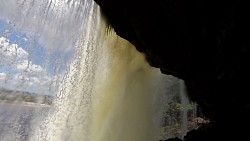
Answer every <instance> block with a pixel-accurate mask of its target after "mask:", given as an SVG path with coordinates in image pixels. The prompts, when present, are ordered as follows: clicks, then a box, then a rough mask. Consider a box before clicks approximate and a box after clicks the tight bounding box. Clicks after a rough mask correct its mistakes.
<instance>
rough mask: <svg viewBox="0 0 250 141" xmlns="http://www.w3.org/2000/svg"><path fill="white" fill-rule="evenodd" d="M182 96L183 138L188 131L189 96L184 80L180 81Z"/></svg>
mask: <svg viewBox="0 0 250 141" xmlns="http://www.w3.org/2000/svg"><path fill="white" fill-rule="evenodd" d="M180 97H181V115H182V118H181V138H183V137H184V136H185V135H186V133H187V131H188V109H187V107H188V103H189V102H188V98H187V94H186V87H185V83H184V81H183V80H181V81H180Z"/></svg>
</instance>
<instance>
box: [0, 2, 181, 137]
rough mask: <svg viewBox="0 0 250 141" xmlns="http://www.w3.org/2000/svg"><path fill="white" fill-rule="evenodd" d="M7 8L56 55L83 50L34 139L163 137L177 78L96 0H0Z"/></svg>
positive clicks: (20, 25)
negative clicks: (127, 36) (151, 60)
mask: <svg viewBox="0 0 250 141" xmlns="http://www.w3.org/2000/svg"><path fill="white" fill-rule="evenodd" d="M5 7H11V8H12V9H10V10H9V9H6V8H5ZM0 13H2V14H0V19H1V17H3V18H6V17H7V19H8V21H9V24H10V25H12V26H15V27H17V28H18V29H19V30H22V31H26V32H27V33H29V34H31V35H33V36H39V40H38V42H39V43H41V44H42V45H43V46H45V47H46V50H47V52H48V53H49V54H51V53H53V52H54V50H57V49H60V50H63V51H64V52H67V53H75V56H74V58H73V59H72V60H71V61H70V63H69V65H64V66H65V67H66V72H65V73H64V75H63V77H62V78H61V77H60V79H58V80H57V82H58V83H57V84H58V85H59V87H57V88H58V89H57V92H56V99H55V101H54V102H53V105H52V106H51V107H50V111H49V113H48V114H43V115H39V116H37V118H35V122H34V124H33V127H32V129H33V130H32V131H33V132H32V135H31V136H30V137H29V140H30V141H118V140H119V141H155V140H158V133H159V129H160V126H162V120H163V117H164V116H163V114H164V112H165V111H166V110H167V107H168V106H166V103H167V102H166V100H167V94H168V92H167V88H168V87H166V86H169V85H171V84H172V81H171V79H172V77H171V76H167V75H163V74H161V73H160V71H159V69H156V68H152V67H150V66H149V64H148V63H147V62H146V61H145V57H144V55H143V54H141V53H139V52H137V51H136V50H135V48H134V46H133V45H131V44H130V43H129V42H127V41H126V40H124V39H122V38H120V37H118V36H117V35H116V34H115V32H114V31H113V29H112V28H110V27H109V25H107V23H106V20H105V18H104V17H103V16H102V15H101V14H100V8H99V7H98V6H97V5H96V4H95V3H94V1H93V0H47V1H39V0H18V1H16V0H9V1H5V0H0ZM9 17H10V18H9ZM56 47H57V48H56ZM72 49H74V51H72ZM46 60H47V63H48V64H49V63H50V61H51V60H50V58H46ZM63 63H64V62H63V60H60V59H59V60H58V61H56V63H55V66H57V67H58V66H61V65H62V64H63ZM45 66H49V65H45ZM55 70H58V69H57V68H55ZM55 73H56V74H57V73H58V71H55ZM58 85H56V86H58ZM38 117H39V118H38ZM183 118H186V117H183ZM185 128H186V127H185Z"/></svg>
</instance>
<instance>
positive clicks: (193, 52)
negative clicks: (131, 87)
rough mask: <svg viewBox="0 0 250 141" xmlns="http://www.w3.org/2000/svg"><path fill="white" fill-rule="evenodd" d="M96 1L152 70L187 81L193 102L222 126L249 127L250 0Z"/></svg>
mask: <svg viewBox="0 0 250 141" xmlns="http://www.w3.org/2000/svg"><path fill="white" fill-rule="evenodd" d="M95 1H96V3H97V4H98V5H99V6H100V7H101V9H102V11H103V13H104V14H105V16H106V17H107V19H108V21H109V23H110V24H111V26H112V27H113V28H114V30H115V31H116V33H117V34H118V35H119V36H120V37H122V38H124V39H126V40H128V41H130V42H131V43H132V44H134V45H135V47H136V48H137V50H138V51H140V52H143V53H144V54H145V55H146V58H147V61H148V62H149V63H150V65H151V66H153V67H157V68H160V69H161V72H162V73H164V74H168V75H174V76H176V77H178V78H181V79H183V80H185V83H186V85H187V89H188V95H189V98H190V99H191V100H193V101H195V102H197V103H198V104H199V105H200V106H201V108H202V110H203V112H204V114H205V115H206V116H207V117H209V118H210V119H212V120H214V121H215V122H216V123H218V124H222V125H226V124H227V121H231V122H233V121H238V120H244V121H245V123H246V124H249V121H248V118H249V116H248V115H249V113H250V109H249V108H250V101H249V99H248V94H249V92H248V85H249V83H248V80H249V78H250V75H249V72H250V70H249V65H250V63H249V61H248V60H249V58H250V55H249V46H250V21H249V18H250V15H249V14H250V8H249V4H248V2H247V1H243V0H233V1H225V0H221V1H209V0H203V1H199V0H191V1H186V0H153V1H145V0H95ZM231 125H232V126H230V127H238V126H239V125H238V124H237V123H236V122H233V123H232V124H231Z"/></svg>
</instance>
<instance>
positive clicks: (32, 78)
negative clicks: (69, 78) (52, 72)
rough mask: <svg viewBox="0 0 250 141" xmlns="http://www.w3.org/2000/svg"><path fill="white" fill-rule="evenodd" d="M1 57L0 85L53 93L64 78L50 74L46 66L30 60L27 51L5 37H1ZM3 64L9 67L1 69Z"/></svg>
mask: <svg viewBox="0 0 250 141" xmlns="http://www.w3.org/2000/svg"><path fill="white" fill-rule="evenodd" d="M0 58H1V60H0V84H1V86H0V87H5V88H9V89H16V90H22V91H30V92H35V93H53V92H55V91H56V90H57V84H58V82H59V81H60V80H61V79H62V77H61V76H60V75H58V74H56V75H57V76H49V75H48V73H47V71H46V70H45V69H44V68H42V67H41V66H40V65H37V64H34V63H33V62H32V60H29V58H30V57H29V53H28V52H27V51H25V50H24V49H23V48H21V47H19V46H18V45H17V44H11V43H10V41H9V40H8V39H6V38H4V37H0ZM3 66H8V67H5V69H1V67H3ZM1 71H2V72H1Z"/></svg>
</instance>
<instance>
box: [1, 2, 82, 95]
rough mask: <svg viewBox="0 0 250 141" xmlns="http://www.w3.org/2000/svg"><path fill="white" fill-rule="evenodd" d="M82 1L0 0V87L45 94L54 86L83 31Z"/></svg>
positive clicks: (56, 85) (72, 57)
mask: <svg viewBox="0 0 250 141" xmlns="http://www.w3.org/2000/svg"><path fill="white" fill-rule="evenodd" d="M82 2H83V1H80V0H79V1H78V0H73V1H68V0H25V1H17V0H0V58H1V59H0V88H8V89H16V90H22V91H30V92H35V93H43V94H48V93H51V89H56V88H57V87H58V83H59V82H60V81H61V79H62V77H63V75H64V74H65V73H66V69H67V66H68V65H69V63H70V62H71V61H72V59H74V58H75V55H76V53H75V52H76V50H77V47H75V45H76V44H77V43H79V44H81V41H80V39H82V37H83V36H84V34H86V33H85V30H86V29H85V27H86V26H85V24H87V22H85V19H86V17H85V16H86V11H84V10H86V9H87V8H80V9H79V7H80V6H81V5H82V4H83V3H82ZM79 41H80V42H79ZM52 91H54V90H52Z"/></svg>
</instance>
